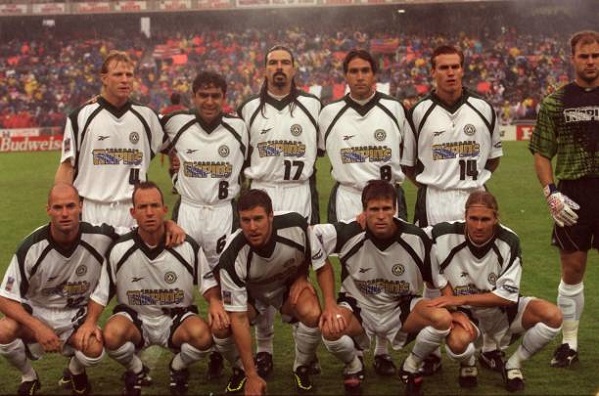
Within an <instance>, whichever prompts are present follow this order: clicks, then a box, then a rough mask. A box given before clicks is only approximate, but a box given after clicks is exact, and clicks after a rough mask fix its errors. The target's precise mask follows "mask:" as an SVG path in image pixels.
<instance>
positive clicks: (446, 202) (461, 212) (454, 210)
mask: <svg viewBox="0 0 599 396" xmlns="http://www.w3.org/2000/svg"><path fill="white" fill-rule="evenodd" d="M480 190H484V189H483V188H481V189H480ZM474 191H477V189H473V190H439V189H436V188H433V187H427V188H426V215H427V216H426V217H427V220H428V225H435V224H438V223H442V222H444V221H461V220H464V217H465V208H464V207H465V205H466V201H467V200H468V197H469V196H470V194H471V193H472V192H474Z"/></svg>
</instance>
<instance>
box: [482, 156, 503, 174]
mask: <svg viewBox="0 0 599 396" xmlns="http://www.w3.org/2000/svg"><path fill="white" fill-rule="evenodd" d="M499 160H500V157H497V158H490V159H488V160H487V163H486V164H485V169H486V170H488V171H490V172H491V173H493V172H495V170H496V169H497V167H498V166H499Z"/></svg>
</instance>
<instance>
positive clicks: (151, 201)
mask: <svg viewBox="0 0 599 396" xmlns="http://www.w3.org/2000/svg"><path fill="white" fill-rule="evenodd" d="M167 212H168V208H167V207H166V206H165V205H164V204H163V203H162V197H161V196H160V192H159V191H158V190H157V189H155V188H148V189H140V190H137V191H136V192H135V202H134V203H133V208H131V216H133V218H134V219H135V220H136V221H137V225H138V226H139V229H140V231H143V232H146V233H149V234H151V233H155V232H161V231H162V229H163V226H164V216H165V215H166V213H167Z"/></svg>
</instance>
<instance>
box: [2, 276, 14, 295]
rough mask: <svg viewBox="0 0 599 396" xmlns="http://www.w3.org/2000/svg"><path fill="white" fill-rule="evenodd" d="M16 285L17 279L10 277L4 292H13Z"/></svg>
mask: <svg viewBox="0 0 599 396" xmlns="http://www.w3.org/2000/svg"><path fill="white" fill-rule="evenodd" d="M14 284H15V278H13V277H12V276H9V277H8V279H7V280H6V286H4V290H6V291H8V292H9V291H12V287H13V285H14Z"/></svg>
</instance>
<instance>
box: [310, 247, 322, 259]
mask: <svg viewBox="0 0 599 396" xmlns="http://www.w3.org/2000/svg"><path fill="white" fill-rule="evenodd" d="M322 256H324V252H323V251H322V249H318V252H316V254H313V255H312V260H319V259H321V258H322Z"/></svg>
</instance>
